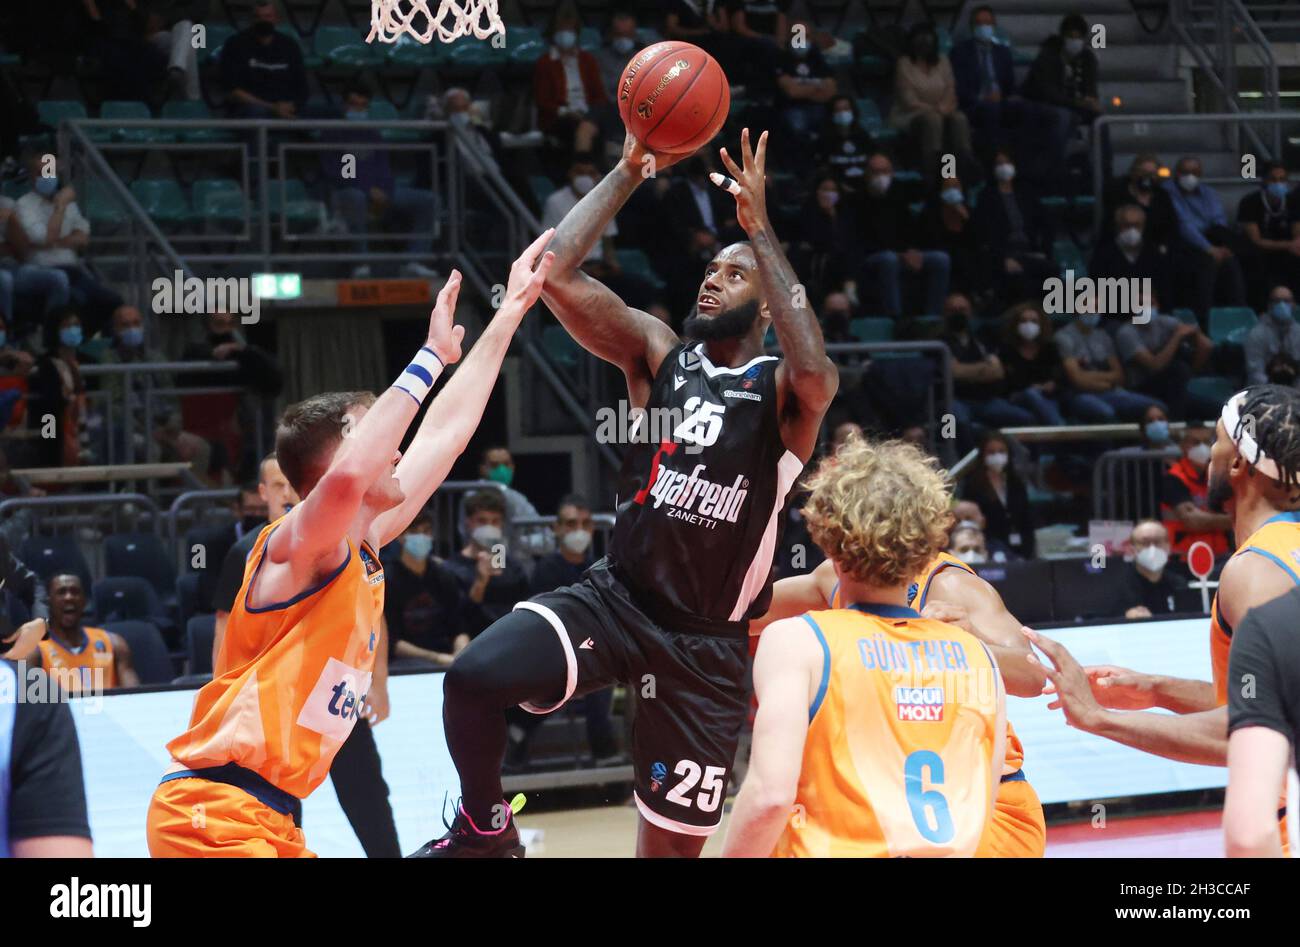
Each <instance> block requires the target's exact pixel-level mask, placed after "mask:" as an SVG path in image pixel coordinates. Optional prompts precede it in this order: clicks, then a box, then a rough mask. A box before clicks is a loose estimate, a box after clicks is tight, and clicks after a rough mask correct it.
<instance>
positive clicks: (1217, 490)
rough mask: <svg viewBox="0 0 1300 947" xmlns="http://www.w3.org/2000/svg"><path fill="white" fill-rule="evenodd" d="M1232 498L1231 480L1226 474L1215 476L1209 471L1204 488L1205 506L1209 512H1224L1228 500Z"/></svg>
mask: <svg viewBox="0 0 1300 947" xmlns="http://www.w3.org/2000/svg"><path fill="white" fill-rule="evenodd" d="M1231 499H1232V482H1231V481H1230V480H1228V477H1227V475H1226V474H1225V475H1223V476H1217V477H1216V476H1215V475H1214V471H1213V470H1211V471H1210V481H1209V483H1208V484H1206V488H1205V506H1206V508H1207V509H1209V511H1210V512H1211V513H1226V512H1227V511H1228V501H1229V500H1231Z"/></svg>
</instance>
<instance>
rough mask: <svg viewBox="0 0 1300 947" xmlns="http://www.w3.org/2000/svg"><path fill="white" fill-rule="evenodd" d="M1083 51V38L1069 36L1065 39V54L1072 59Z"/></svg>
mask: <svg viewBox="0 0 1300 947" xmlns="http://www.w3.org/2000/svg"><path fill="white" fill-rule="evenodd" d="M1081 52H1083V38H1082V37H1079V36H1071V37H1070V38H1068V39H1067V40H1066V41H1065V55H1067V56H1069V57H1070V58H1071V59H1073V58H1074V57H1075V56H1077V55H1079V53H1081Z"/></svg>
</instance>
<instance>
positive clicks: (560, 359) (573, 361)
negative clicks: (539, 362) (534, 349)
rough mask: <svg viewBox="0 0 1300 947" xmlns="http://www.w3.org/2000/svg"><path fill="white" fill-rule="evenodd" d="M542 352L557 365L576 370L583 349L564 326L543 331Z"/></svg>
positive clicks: (548, 327)
mask: <svg viewBox="0 0 1300 947" xmlns="http://www.w3.org/2000/svg"><path fill="white" fill-rule="evenodd" d="M542 351H544V352H545V353H546V354H547V355H548V356H549V357H550V359H551V361H553V362H555V363H556V364H557V365H561V366H563V367H565V368H576V367H577V365H578V354H579V353H580V352H581V351H582V349H581V348H580V347H579V346H578V343H577V342H575V341H573V337H572V336H571V335H569V333H568V332H567V331H566V330H565V328H564V326H547V327H546V328H545V329H543V330H542Z"/></svg>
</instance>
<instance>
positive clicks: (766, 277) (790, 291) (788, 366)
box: [719, 128, 840, 461]
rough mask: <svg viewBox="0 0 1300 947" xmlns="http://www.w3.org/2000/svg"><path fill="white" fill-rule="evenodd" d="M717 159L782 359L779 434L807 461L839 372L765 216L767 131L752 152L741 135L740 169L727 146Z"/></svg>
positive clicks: (746, 132) (745, 132)
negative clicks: (727, 181) (729, 182)
mask: <svg viewBox="0 0 1300 947" xmlns="http://www.w3.org/2000/svg"><path fill="white" fill-rule="evenodd" d="M719 155H720V157H721V158H722V163H723V166H724V167H726V169H727V173H729V174H730V175H731V176H732V177H733V178H734V179H735V181H736V184H735V185H734V186H732V187H731V188H730V190H731V192H732V193H733V194H734V195H735V198H736V219H737V220H738V221H739V222H740V226H741V227H743V228H744V230H745V233H746V234H748V236H749V242H750V245H751V246H752V247H753V248H754V256H755V258H756V259H757V261H758V278H759V282H760V285H761V289H762V294H763V300H764V303H765V305H766V306H767V309H768V312H770V313H771V316H772V325H773V326H774V327H775V329H776V338H777V341H778V342H780V343H781V352H782V354H783V355H784V358H783V359H782V361H781V365H780V367H779V368H778V369H777V385H778V390H779V392H780V398H781V405H780V408H781V419H782V420H781V424H782V428H783V434H784V435H785V438H786V443H787V446H789V447H790V448H791V450H793V451H794V452H795V453H797V454H798V455H799V457H800V459H801V460H805V461H806V460H807V459H808V458H809V457H811V456H812V451H813V448H814V447H815V446H816V443H817V431H818V428H820V426H821V420H822V416H823V415H824V414H825V413H826V408H827V406H828V405H829V404H830V403H831V399H832V398H834V397H835V392H836V390H837V389H838V388H839V382H840V376H839V371H838V370H837V369H836V367H835V365H834V363H833V362H832V361H831V360H830V359H829V358H828V357H827V356H826V341H825V339H823V338H822V329H821V325H820V324H819V323H818V321H817V314H816V313H815V312H813V308H812V306H811V305H810V303H809V300H808V293H807V290H806V289H805V287H804V286H803V285H802V284H801V283H800V282H799V277H798V276H797V275H796V274H795V271H794V267H793V266H791V265H790V261H789V260H788V259H787V258H786V255H785V251H784V250H782V249H781V241H780V240H778V239H777V236H776V231H775V230H773V229H772V221H771V220H770V219H769V218H768V215H767V132H763V134H761V135H760V136H759V138H758V147H757V149H754V150H751V149H750V145H749V129H748V128H746V129H744V130H742V131H741V133H740V156H741V164H740V166H737V165H736V162H735V161H734V160H733V159H732V157H731V155H729V154H728V153H727V149H726V148H723V149H722V150H721V151H720V152H719ZM792 396H793V397H792Z"/></svg>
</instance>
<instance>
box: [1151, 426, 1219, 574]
mask: <svg viewBox="0 0 1300 947" xmlns="http://www.w3.org/2000/svg"><path fill="white" fill-rule="evenodd" d="M1213 442H1214V428H1213V427H1212V426H1211V427H1202V426H1197V425H1194V424H1189V425H1187V428H1186V429H1185V430H1184V431H1183V438H1182V442H1181V446H1182V449H1183V456H1182V459H1180V460H1178V461H1177V462H1175V463H1174V464H1173V465H1172V466H1171V467H1170V468H1169V470H1168V471H1167V472H1166V473H1165V476H1164V479H1163V480H1162V481H1161V483H1160V516H1161V518H1162V519H1163V520H1164V523H1165V529H1167V530H1168V532H1169V548H1170V549H1171V550H1172V551H1173V552H1175V553H1177V554H1178V555H1180V556H1183V557H1186V555H1187V550H1189V549H1191V547H1192V545H1193V544H1194V543H1196V542H1198V541H1204V542H1206V543H1209V546H1210V548H1211V549H1212V550H1214V554H1215V555H1216V556H1221V555H1223V554H1224V553H1226V552H1228V550H1229V548H1230V547H1229V545H1228V533H1229V532H1230V531H1231V529H1232V517H1231V516H1229V515H1228V514H1227V513H1214V512H1211V510H1210V508H1209V503H1208V501H1207V499H1206V496H1207V493H1208V490H1209V471H1210V445H1211V444H1212V443H1213Z"/></svg>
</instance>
